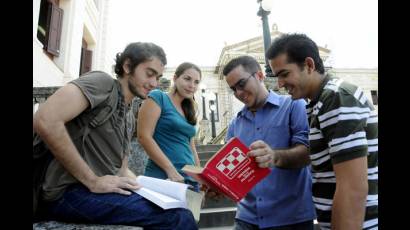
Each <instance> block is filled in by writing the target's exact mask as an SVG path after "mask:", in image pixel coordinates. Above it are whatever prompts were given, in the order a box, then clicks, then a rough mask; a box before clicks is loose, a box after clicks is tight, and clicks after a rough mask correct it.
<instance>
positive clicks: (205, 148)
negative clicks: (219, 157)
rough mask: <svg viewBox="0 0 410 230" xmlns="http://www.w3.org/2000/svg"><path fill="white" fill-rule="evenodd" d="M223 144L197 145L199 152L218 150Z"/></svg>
mask: <svg viewBox="0 0 410 230" xmlns="http://www.w3.org/2000/svg"><path fill="white" fill-rule="evenodd" d="M222 146H223V145H219V144H218V145H216V144H215V145H197V146H195V148H196V151H197V152H198V153H199V152H207V151H215V152H216V151H217V150H219V149H220V148H222Z"/></svg>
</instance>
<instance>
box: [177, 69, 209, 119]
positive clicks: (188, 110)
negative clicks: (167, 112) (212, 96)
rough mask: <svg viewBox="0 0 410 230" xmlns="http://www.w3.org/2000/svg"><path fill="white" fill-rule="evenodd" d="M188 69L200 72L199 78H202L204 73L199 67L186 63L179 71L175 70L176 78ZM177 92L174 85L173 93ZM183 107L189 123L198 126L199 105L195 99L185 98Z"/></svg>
mask: <svg viewBox="0 0 410 230" xmlns="http://www.w3.org/2000/svg"><path fill="white" fill-rule="evenodd" d="M187 69H195V70H196V71H198V73H199V76H200V77H201V78H202V73H201V70H200V69H199V67H198V66H197V65H195V64H193V63H190V62H184V63H182V64H180V65H179V66H178V67H177V69H176V70H175V76H176V78H179V77H180V76H181V74H182V73H184V72H185V70H187ZM176 92H177V88H176V86H175V85H174V88H173V93H176ZM181 107H182V110H183V111H184V114H185V118H186V119H187V121H188V123H189V124H191V125H196V122H197V117H196V115H197V104H196V102H195V99H194V98H189V99H188V98H185V99H184V100H182V103H181Z"/></svg>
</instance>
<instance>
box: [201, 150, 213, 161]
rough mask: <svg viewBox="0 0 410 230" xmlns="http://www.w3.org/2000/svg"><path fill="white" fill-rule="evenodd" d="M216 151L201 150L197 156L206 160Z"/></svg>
mask: <svg viewBox="0 0 410 230" xmlns="http://www.w3.org/2000/svg"><path fill="white" fill-rule="evenodd" d="M215 153H216V151H203V152H198V157H199V159H200V160H208V159H209V158H211V157H212V156H213V155H214V154H215Z"/></svg>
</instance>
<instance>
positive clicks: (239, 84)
mask: <svg viewBox="0 0 410 230" xmlns="http://www.w3.org/2000/svg"><path fill="white" fill-rule="evenodd" d="M255 73H257V72H254V73H253V74H251V75H249V77H247V78H242V79H241V80H239V81H238V82H236V83H235V84H234V85H233V86H231V87H229V88H231V89H232V91H233V92H235V93H236V90H238V89H239V90H243V89H244V88H245V86H246V83H248V80H249V78H251V77H253V75H255Z"/></svg>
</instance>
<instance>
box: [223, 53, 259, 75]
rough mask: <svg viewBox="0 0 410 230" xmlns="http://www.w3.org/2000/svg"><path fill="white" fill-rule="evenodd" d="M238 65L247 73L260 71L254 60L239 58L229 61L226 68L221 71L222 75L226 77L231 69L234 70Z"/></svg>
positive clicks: (244, 57) (248, 57)
mask: <svg viewBox="0 0 410 230" xmlns="http://www.w3.org/2000/svg"><path fill="white" fill-rule="evenodd" d="M240 65H241V66H242V67H243V68H244V69H245V71H246V72H248V73H255V72H257V71H260V70H261V66H260V65H259V63H258V62H257V61H256V59H255V58H253V57H251V56H240V57H237V58H234V59H232V60H230V61H229V62H228V64H226V66H225V67H224V69H223V75H225V76H226V75H228V74H229V73H230V72H231V71H232V70H233V69H235V68H236V67H238V66H240Z"/></svg>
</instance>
